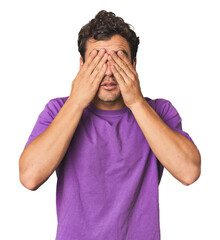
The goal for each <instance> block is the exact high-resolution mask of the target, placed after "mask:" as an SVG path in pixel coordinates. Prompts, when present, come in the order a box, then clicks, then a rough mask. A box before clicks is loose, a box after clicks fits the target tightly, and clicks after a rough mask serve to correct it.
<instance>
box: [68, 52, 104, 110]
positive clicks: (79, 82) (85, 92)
mask: <svg viewBox="0 0 220 240" xmlns="http://www.w3.org/2000/svg"><path fill="white" fill-rule="evenodd" d="M105 52H106V51H105V49H100V51H99V52H97V50H93V51H92V52H91V53H90V55H89V57H88V59H87V61H86V62H85V63H84V64H83V66H82V68H81V69H80V71H79V72H78V74H77V76H76V78H75V79H74V80H73V82H72V89H71V93H70V96H69V98H70V99H71V100H72V102H74V104H76V105H78V106H80V107H82V109H84V108H86V107H87V106H88V105H89V103H90V102H91V101H92V100H93V98H94V97H95V95H96V93H97V90H98V88H99V85H100V83H101V81H102V79H103V77H104V75H105V72H106V69H107V64H106V62H107V60H108V54H107V53H105Z"/></svg>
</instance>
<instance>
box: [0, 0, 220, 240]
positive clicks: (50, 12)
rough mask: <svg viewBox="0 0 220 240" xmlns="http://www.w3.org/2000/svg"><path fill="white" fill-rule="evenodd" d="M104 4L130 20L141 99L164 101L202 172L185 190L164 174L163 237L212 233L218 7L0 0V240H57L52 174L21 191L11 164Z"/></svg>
mask: <svg viewBox="0 0 220 240" xmlns="http://www.w3.org/2000/svg"><path fill="white" fill-rule="evenodd" d="M103 9H105V10H107V11H113V12H115V13H116V15H118V16H121V17H122V18H123V19H124V20H125V21H126V22H128V23H130V24H132V25H133V26H134V30H135V31H136V33H137V35H138V36H139V37H140V45H139V51H138V55H137V71H138V74H139V78H140V82H141V89H142V92H143V95H144V96H148V97H150V98H165V99H168V100H170V101H171V102H172V104H173V105H174V106H175V107H176V108H177V110H178V112H179V114H180V115H181V117H182V119H183V122H182V124H183V129H184V130H185V131H186V132H188V133H189V134H190V136H191V137H192V138H193V140H194V142H195V143H196V145H197V147H198V148H199V150H200V152H201V155H202V174H201V177H200V179H199V180H198V181H197V182H195V183H194V184H192V185H190V186H184V185H182V184H181V183H180V182H178V181H177V180H176V179H175V178H174V177H173V176H172V175H171V174H170V173H169V172H167V171H166V170H165V171H164V174H163V177H162V180H161V184H160V187H159V189H160V223H161V235H162V238H161V239H162V240H186V239H187V240H197V239H198V240H201V239H202V240H203V239H204V240H207V239H220V233H219V223H220V220H219V219H220V217H219V216H220V207H219V203H220V194H219V167H220V164H219V161H220V160H219V159H220V157H219V148H220V146H219V143H220V142H219V134H220V129H219V119H220V114H219V110H220V109H219V104H220V101H219V85H218V82H219V81H220V68H219V67H220V31H219V29H220V14H219V12H220V6H219V2H218V1H213V0H209V1H202V0H200V1H195V0H186V1H177V0H173V1H171V0H168V1H166V0H165V1H118V0H111V1H97V0H93V1H77V2H76V1H65V0H64V1H52V0H51V1H50V0H44V1H42V0H38V1H30V0H26V1H25V0H20V1H15V0H5V1H1V3H0V34H1V37H0V66H1V70H0V79H1V85H0V86H1V87H0V98H1V99H0V104H1V105H0V106H1V118H0V121H1V123H0V128H1V129H0V132H1V134H0V138H1V152H0V154H1V160H0V165H1V174H0V184H1V188H0V189H1V197H0V226H1V231H0V239H4V240H10V239H22V240H30V239H31V240H39V239H41V240H49V239H55V234H56V224H57V219H56V205H55V203H56V202H55V191H56V176H55V174H53V175H52V176H51V178H50V179H49V180H48V181H47V182H46V183H45V184H44V185H42V186H41V187H40V188H39V189H38V190H37V191H35V192H32V191H29V190H27V189H25V188H24V187H23V186H22V185H21V184H20V182H19V175H18V161H19V157H20V154H21V152H22V150H23V148H24V145H25V143H26V141H27V139H28V137H29V135H30V133H31V131H32V129H33V127H34V124H35V122H36V120H37V117H38V115H39V114H40V112H41V111H42V110H43V108H44V106H45V104H46V103H47V102H48V101H49V100H50V99H52V98H55V97H65V96H68V95H69V93H70V90H71V83H72V81H73V79H74V77H75V76H76V74H77V72H78V69H79V57H80V55H79V53H78V50H77V37H78V32H79V30H80V28H81V27H82V26H83V25H84V24H86V23H87V22H88V21H89V20H91V19H92V18H93V17H94V16H95V15H96V13H97V12H98V11H100V10H103ZM137 240H138V239H137Z"/></svg>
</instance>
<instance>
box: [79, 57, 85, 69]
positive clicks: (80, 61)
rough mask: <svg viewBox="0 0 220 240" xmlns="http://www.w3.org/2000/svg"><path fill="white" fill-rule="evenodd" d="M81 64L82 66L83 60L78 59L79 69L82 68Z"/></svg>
mask: <svg viewBox="0 0 220 240" xmlns="http://www.w3.org/2000/svg"><path fill="white" fill-rule="evenodd" d="M83 64H84V63H83V58H82V57H80V59H79V69H81V68H82V66H83Z"/></svg>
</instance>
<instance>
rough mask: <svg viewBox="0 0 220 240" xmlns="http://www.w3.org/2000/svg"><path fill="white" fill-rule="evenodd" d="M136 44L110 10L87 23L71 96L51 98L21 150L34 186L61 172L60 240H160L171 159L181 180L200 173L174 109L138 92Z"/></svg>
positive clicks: (25, 178) (23, 170) (24, 173)
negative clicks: (161, 194)
mask: <svg viewBox="0 0 220 240" xmlns="http://www.w3.org/2000/svg"><path fill="white" fill-rule="evenodd" d="M138 44H139V38H138V37H137V36H136V34H135V33H134V31H133V30H131V29H130V27H129V25H128V24H126V23H125V22H124V21H123V19H121V18H119V17H116V16H115V15H114V14H113V13H111V12H106V11H101V12H99V13H98V14H97V15H96V17H95V18H94V19H93V20H91V21H90V22H89V23H88V24H86V25H85V26H84V27H83V28H82V29H81V31H80V32H79V39H78V46H79V52H80V54H81V58H80V70H79V73H78V74H77V76H76V78H75V79H74V81H73V83H72V89H71V92H70V95H69V96H68V97H62V98H55V99H52V100H50V101H49V102H48V103H47V104H46V106H45V109H44V110H43V111H42V112H41V113H40V115H39V118H38V120H37V122H36V124H35V126H34V129H33V131H32V133H31V135H30V137H29V139H28V142H27V143H26V145H25V149H24V151H23V153H22V154H21V157H20V161H19V164H20V165H19V166H20V180H21V183H22V184H23V185H24V186H25V187H26V188H28V189H30V190H35V189H37V188H38V187H39V186H40V185H42V184H43V183H44V182H45V181H46V180H47V179H48V178H49V177H50V175H51V174H52V173H53V172H54V171H55V170H56V173H57V180H58V181H57V216H58V228H57V237H56V239H57V240H61V239H62V240H73V239H80V240H89V239H91V240H97V239H99V240H116V239H117V240H122V239H129V240H159V239H160V225H159V203H158V185H159V183H160V180H161V176H162V172H163V169H164V167H165V168H166V169H167V170H168V171H169V172H170V173H171V174H172V175H173V176H174V177H175V178H176V179H178V180H179V181H180V182H182V183H183V184H184V185H189V184H192V183H193V182H194V181H196V180H197V179H198V178H199V176H200V164H201V163H200V162H201V160H200V153H199V151H198V149H197V147H196V146H195V144H194V143H193V141H192V139H191V138H190V136H189V135H188V134H187V133H186V132H184V131H183V130H182V128H181V118H180V116H179V114H178V112H177V110H176V109H175V108H174V107H173V106H172V104H171V103H170V102H169V101H167V100H165V99H156V100H152V99H150V98H147V97H143V95H142V93H141V89H140V84H139V79H138V74H137V72H136V70H135V67H136V53H137V49H138Z"/></svg>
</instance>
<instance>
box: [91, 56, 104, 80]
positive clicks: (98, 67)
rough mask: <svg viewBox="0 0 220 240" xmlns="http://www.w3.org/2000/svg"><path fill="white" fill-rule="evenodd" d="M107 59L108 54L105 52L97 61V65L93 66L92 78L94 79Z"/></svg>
mask: <svg viewBox="0 0 220 240" xmlns="http://www.w3.org/2000/svg"><path fill="white" fill-rule="evenodd" d="M107 60H108V54H107V53H105V54H104V56H103V57H102V59H101V61H100V62H99V63H98V65H97V66H96V67H95V69H94V70H93V72H92V74H91V76H92V80H94V79H95V78H96V76H97V74H98V73H99V72H100V71H101V69H102V67H103V65H104V64H105V63H106V61H107Z"/></svg>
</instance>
